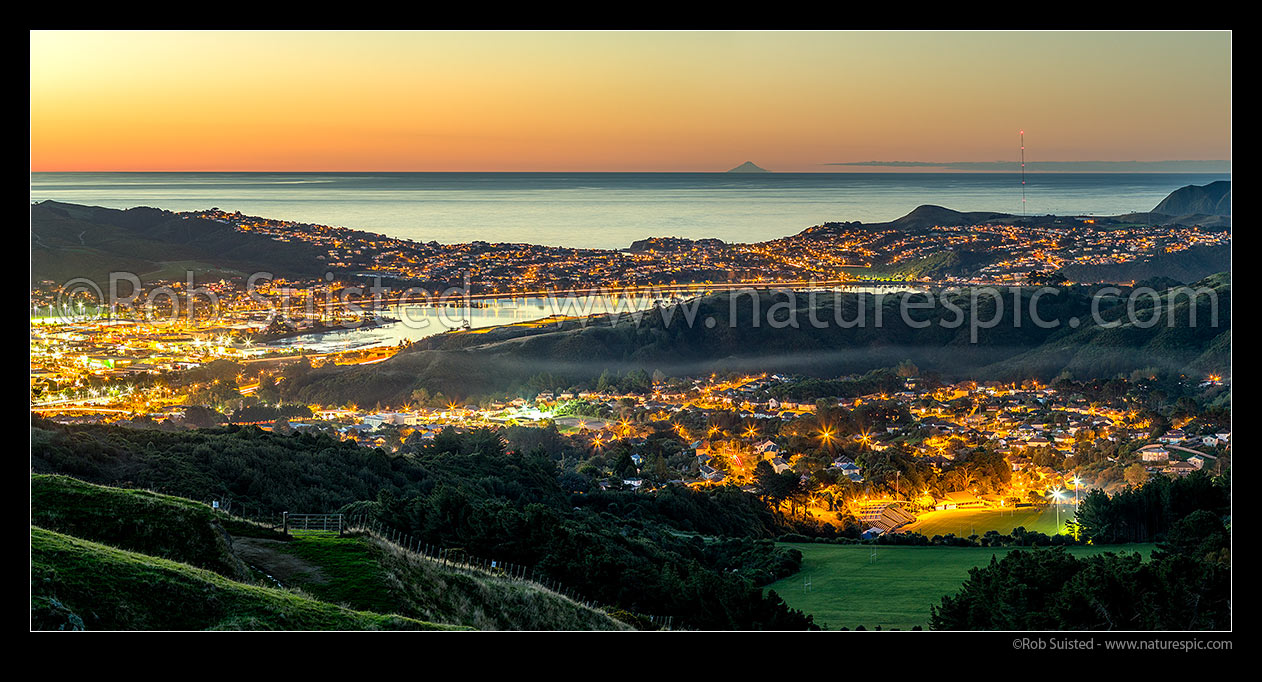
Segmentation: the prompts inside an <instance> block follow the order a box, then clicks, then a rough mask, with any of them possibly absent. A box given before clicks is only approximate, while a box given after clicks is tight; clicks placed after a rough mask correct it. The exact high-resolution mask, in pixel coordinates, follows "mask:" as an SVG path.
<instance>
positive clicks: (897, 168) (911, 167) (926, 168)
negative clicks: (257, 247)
mask: <svg viewBox="0 0 1262 682" xmlns="http://www.w3.org/2000/svg"><path fill="white" fill-rule="evenodd" d="M966 163H967V164H978V166H977V167H963V164H966ZM1001 163H1002V164H1003V165H1002V166H1000V165H999V164H1001ZM1131 163H1138V164H1166V163H1189V162H1188V161H1170V162H1164V161H1150V162H1131V161H1045V162H1042V163H1037V164H1036V163H1027V164H1026V172H1027V173H1031V172H1034V173H1147V174H1153V175H1160V174H1174V173H1184V174H1187V173H1193V174H1194V173H1203V174H1224V173H1225V174H1230V173H1231V169H1230V167H1228V168H1147V169H1145V168H1125V167H1120V168H1098V167H1097V168H1094V169H1092V168H1059V169H1050V168H1046V166H1049V165H1062V164H1131ZM1193 163H1204V164H1211V163H1223V164H1227V165H1228V166H1230V163H1231V162H1230V161H1198V162H1193ZM990 164H995V165H994V166H990ZM823 165H827V166H842V167H847V168H853V169H854V170H789V171H778V170H772V169H767V170H766V173H740V172H737V173H733V172H732V171H731V170H502V169H501V170H397V169H370V170H347V169H319V170H310V169H284V168H281V169H160V170H134V169H113V170H101V169H71V170H34V169H33V170H31V171H30V173H31V174H36V173H41V174H56V173H155V174H156V173H295V174H298V173H311V174H322V173H346V174H357V173H364V174H366V173H417V174H420V173H504V174H510V173H515V174H528V173H535V174H546V173H583V174H616V173H651V174H679V175H684V174H689V175H741V176H755V177H757V176H761V175H768V174H771V175H795V174H796V175H852V174H857V173H864V172H869V173H872V172H876V173H886V174H896V173H916V172H921V173H1017V172H1020V167H1019V166H1017V167H1016V168H1013V165H1015V164H1011V163H1008V162H986V161H980V162H954V163H934V162H926V161H888V162H872V161H850V162H836V163H828V164H823ZM985 166H989V167H985ZM1039 166H1043V167H1044V168H1042V169H1039V168H1038V167H1039ZM1031 167H1034V169H1033V170H1032V169H1031Z"/></svg>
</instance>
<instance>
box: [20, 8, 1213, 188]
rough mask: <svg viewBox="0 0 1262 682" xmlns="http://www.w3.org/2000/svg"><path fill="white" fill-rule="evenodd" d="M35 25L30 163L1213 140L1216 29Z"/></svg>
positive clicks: (547, 158)
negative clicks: (136, 28)
mask: <svg viewBox="0 0 1262 682" xmlns="http://www.w3.org/2000/svg"><path fill="white" fill-rule="evenodd" d="M30 38H31V131H30V136H31V169H32V171H702V172H704V171H722V170H727V169H728V168H731V167H734V166H736V165H738V164H740V163H742V162H744V161H752V162H754V163H756V164H758V165H759V166H762V167H763V168H767V169H770V170H773V171H796V172H816V171H819V172H838V171H847V170H851V171H855V170H857V171H868V172H870V171H872V170H875V169H877V168H875V167H872V166H868V165H864V166H854V165H830V164H855V163H864V162H870V161H903V162H908V161H910V162H942V163H966V164H967V163H970V162H993V161H1015V160H1016V159H1017V158H1018V155H1019V145H1018V131H1019V130H1022V129H1023V130H1024V131H1025V144H1026V158H1027V162H1028V163H1030V164H1031V165H1032V167H1035V165H1036V164H1038V163H1040V162H1071V161H1141V162H1143V161H1167V160H1185V159H1186V160H1229V159H1230V158H1231V155H1230V154H1231V34H1230V32H1030V33H1016V32H684V31H673V32H499V31H493V32H298V31H294V32H274V31H230V32H210V31H204V32H177V31H143V32H123V31H104V32H92V31H66V32H60V31H33V32H31V36H30ZM1049 167H1050V166H1049ZM912 168H913V169H915V170H921V171H923V170H925V169H924V168H923V167H915V166H913V167H912ZM893 169H894V170H899V169H903V170H905V169H906V167H894V168H893Z"/></svg>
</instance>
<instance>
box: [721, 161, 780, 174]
mask: <svg viewBox="0 0 1262 682" xmlns="http://www.w3.org/2000/svg"><path fill="white" fill-rule="evenodd" d="M728 172H729V173H770V172H771V171H769V170H767V169H766V168H762V167H759V166H757V165H755V164H754V162H753V161H746V162H745V163H742V164H741V165H739V166H737V167H736V168H733V169H732V170H730V171H728Z"/></svg>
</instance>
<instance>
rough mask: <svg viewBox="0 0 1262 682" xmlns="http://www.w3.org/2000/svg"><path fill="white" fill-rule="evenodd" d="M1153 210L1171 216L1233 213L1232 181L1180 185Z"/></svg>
mask: <svg viewBox="0 0 1262 682" xmlns="http://www.w3.org/2000/svg"><path fill="white" fill-rule="evenodd" d="M1152 212H1153V213H1162V214H1165V215H1169V216H1185V215H1210V216H1215V215H1231V181H1230V180H1219V181H1217V182H1211V183H1209V184H1208V185H1188V186H1186V187H1180V188H1179V189H1176V190H1174V191H1173V192H1171V193H1170V195H1169V196H1167V197H1166V198H1165V199H1163V200H1162V202H1161V203H1160V204H1157V207H1156V208H1154V209H1153V210H1152Z"/></svg>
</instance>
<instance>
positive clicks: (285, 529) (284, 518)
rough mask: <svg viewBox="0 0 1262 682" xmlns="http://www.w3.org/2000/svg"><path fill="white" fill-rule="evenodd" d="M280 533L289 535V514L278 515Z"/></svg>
mask: <svg viewBox="0 0 1262 682" xmlns="http://www.w3.org/2000/svg"><path fill="white" fill-rule="evenodd" d="M280 524H281V532H282V533H284V534H285V535H289V512H281V513H280Z"/></svg>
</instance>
